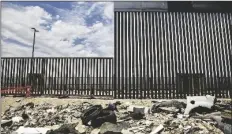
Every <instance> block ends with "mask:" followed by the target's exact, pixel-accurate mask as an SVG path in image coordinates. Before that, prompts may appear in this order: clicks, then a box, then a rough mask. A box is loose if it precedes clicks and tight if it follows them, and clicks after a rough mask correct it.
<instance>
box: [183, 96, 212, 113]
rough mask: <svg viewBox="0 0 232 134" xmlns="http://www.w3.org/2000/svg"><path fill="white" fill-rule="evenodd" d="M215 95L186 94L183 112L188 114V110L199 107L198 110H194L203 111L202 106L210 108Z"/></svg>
mask: <svg viewBox="0 0 232 134" xmlns="http://www.w3.org/2000/svg"><path fill="white" fill-rule="evenodd" d="M215 100H216V98H215V96H210V95H206V96H187V107H186V109H185V112H184V114H185V115H189V114H190V112H191V111H192V110H193V109H195V108H199V110H196V112H199V111H201V110H202V111H204V110H203V108H207V109H211V108H212V107H213V105H214V104H215Z"/></svg>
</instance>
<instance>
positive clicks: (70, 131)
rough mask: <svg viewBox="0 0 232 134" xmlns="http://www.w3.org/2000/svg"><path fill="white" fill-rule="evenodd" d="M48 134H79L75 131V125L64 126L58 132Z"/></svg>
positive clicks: (48, 133)
mask: <svg viewBox="0 0 232 134" xmlns="http://www.w3.org/2000/svg"><path fill="white" fill-rule="evenodd" d="M46 134H79V133H78V132H77V131H76V129H75V124H64V125H62V126H61V127H60V128H58V129H56V130H49V131H47V133H46Z"/></svg>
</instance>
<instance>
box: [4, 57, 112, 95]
mask: <svg viewBox="0 0 232 134" xmlns="http://www.w3.org/2000/svg"><path fill="white" fill-rule="evenodd" d="M112 63H113V62H112V58H34V59H32V58H10V57H9V58H2V59H1V65H2V72H1V88H2V89H5V88H7V87H14V86H18V87H19V86H25V85H32V87H33V94H35V95H42V94H43V95H44V94H51V95H62V94H64V93H67V92H68V93H67V94H69V95H91V94H95V95H111V96H112V93H113V92H112V88H113V87H112V85H113V83H112V80H113V76H112ZM64 91H65V92H64ZM66 91H67V92H66ZM69 91H71V92H69ZM9 94H11V93H9Z"/></svg>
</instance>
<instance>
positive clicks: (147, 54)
mask: <svg viewBox="0 0 232 134" xmlns="http://www.w3.org/2000/svg"><path fill="white" fill-rule="evenodd" d="M231 24H232V16H231V13H199V12H154V11H115V14H114V26H115V27H114V28H115V29H114V30H115V31H114V33H115V35H114V36H115V46H114V47H115V49H114V50H115V52H114V65H115V66H114V69H115V83H116V84H115V89H116V90H115V98H186V96H187V95H206V94H210V95H216V96H217V97H220V98H228V97H231V93H232V79H231V77H232V74H231V71H232V69H231V67H232V66H231V54H232V50H231V46H232V44H231V32H232V31H231V30H232V29H231V28H232V27H231Z"/></svg>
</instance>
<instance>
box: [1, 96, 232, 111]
mask: <svg viewBox="0 0 232 134" xmlns="http://www.w3.org/2000/svg"><path fill="white" fill-rule="evenodd" d="M153 100H154V99H153ZM220 100H222V99H220ZM115 101H121V102H122V103H123V102H130V103H131V104H133V105H142V106H152V102H151V101H152V100H151V99H146V100H140V99H134V100H133V99H115V100H102V99H73V98H67V99H59V98H41V97H33V98H23V97H3V98H1V107H0V108H1V114H2V113H3V112H4V111H5V110H6V109H8V108H9V107H10V106H12V107H16V106H19V105H23V104H26V103H28V102H33V103H34V104H42V103H51V104H53V105H64V104H81V103H82V102H89V103H91V104H102V105H105V104H108V103H110V102H115ZM156 101H163V100H161V99H160V100H156ZM181 101H184V102H185V101H186V100H183V99H182V100H181ZM223 101H231V99H223Z"/></svg>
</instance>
